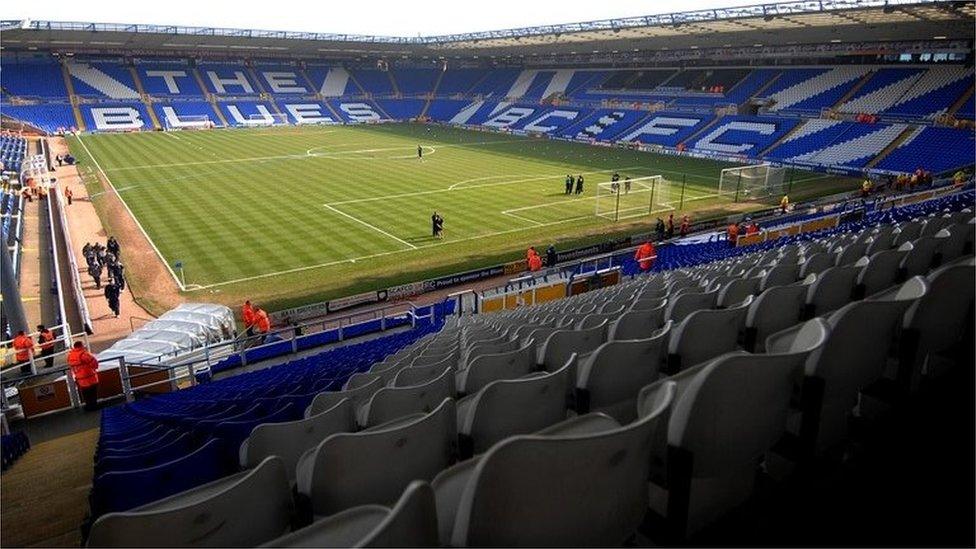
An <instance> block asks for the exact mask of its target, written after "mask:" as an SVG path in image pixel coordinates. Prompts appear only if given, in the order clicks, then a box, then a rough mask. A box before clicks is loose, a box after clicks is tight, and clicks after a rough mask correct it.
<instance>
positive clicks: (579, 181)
mask: <svg viewBox="0 0 976 549" xmlns="http://www.w3.org/2000/svg"><path fill="white" fill-rule="evenodd" d="M576 194H583V174H579V175H578V176H576Z"/></svg>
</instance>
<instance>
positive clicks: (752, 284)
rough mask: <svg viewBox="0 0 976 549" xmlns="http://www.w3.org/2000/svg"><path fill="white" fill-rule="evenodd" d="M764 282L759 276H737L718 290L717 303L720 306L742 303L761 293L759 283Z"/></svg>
mask: <svg viewBox="0 0 976 549" xmlns="http://www.w3.org/2000/svg"><path fill="white" fill-rule="evenodd" d="M761 283H762V279H761V278H759V277H753V278H737V279H735V280H732V281H731V282H729V283H727V284H726V285H725V286H724V287H722V289H721V290H719V292H718V301H717V305H718V307H719V308H724V307H731V306H733V305H736V304H738V303H742V302H743V301H744V300H745V299H746V298H747V297H750V296H754V295H756V294H758V293H759V285H760V284H761Z"/></svg>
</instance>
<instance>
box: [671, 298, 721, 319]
mask: <svg viewBox="0 0 976 549" xmlns="http://www.w3.org/2000/svg"><path fill="white" fill-rule="evenodd" d="M717 300H718V291H711V292H704V293H686V294H682V295H679V296H678V297H675V298H674V299H669V300H668V301H669V303H668V308H667V310H666V311H665V313H664V319H665V320H671V321H673V322H681V321H682V320H684V319H685V317H687V316H688V315H690V314H691V313H693V312H695V311H698V310H701V309H713V308H715V303H716V301H717Z"/></svg>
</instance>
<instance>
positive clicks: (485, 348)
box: [461, 336, 519, 368]
mask: <svg viewBox="0 0 976 549" xmlns="http://www.w3.org/2000/svg"><path fill="white" fill-rule="evenodd" d="M518 348H519V344H518V341H515V340H512V339H509V338H508V337H507V336H502V337H501V338H500V339H499V340H498V341H482V342H479V343H475V344H474V345H472V346H471V347H469V348H468V349H467V351H465V353H464V355H463V356H462V363H461V364H462V366H461V367H462V368H466V367H467V365H468V364H471V361H472V360H474V359H475V358H477V357H479V356H481V355H496V354H498V353H507V352H509V351H514V350H516V349H518Z"/></svg>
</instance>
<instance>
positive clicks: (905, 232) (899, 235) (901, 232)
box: [892, 221, 923, 247]
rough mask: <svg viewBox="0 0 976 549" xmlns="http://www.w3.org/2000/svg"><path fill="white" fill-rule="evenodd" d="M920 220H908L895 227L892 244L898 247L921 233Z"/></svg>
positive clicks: (921, 223)
mask: <svg viewBox="0 0 976 549" xmlns="http://www.w3.org/2000/svg"><path fill="white" fill-rule="evenodd" d="M922 226H923V222H922V221H908V222H905V223H902V224H901V225H899V226H898V228H897V229H895V240H894V242H893V244H892V245H893V246H895V247H898V246H901V245H902V244H904V243H906V242H911V241H912V240H915V239H916V238H918V237H919V235H921V234H922Z"/></svg>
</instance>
